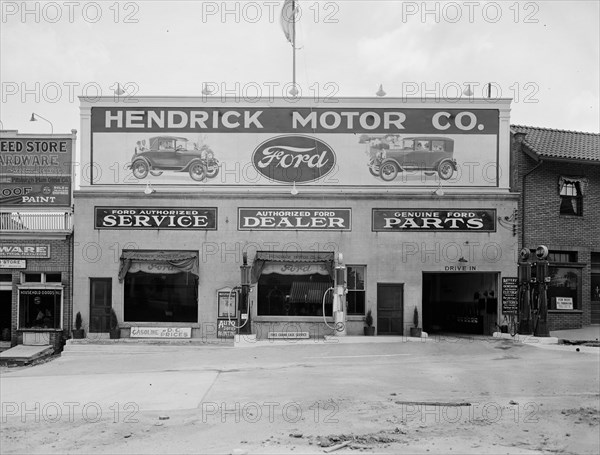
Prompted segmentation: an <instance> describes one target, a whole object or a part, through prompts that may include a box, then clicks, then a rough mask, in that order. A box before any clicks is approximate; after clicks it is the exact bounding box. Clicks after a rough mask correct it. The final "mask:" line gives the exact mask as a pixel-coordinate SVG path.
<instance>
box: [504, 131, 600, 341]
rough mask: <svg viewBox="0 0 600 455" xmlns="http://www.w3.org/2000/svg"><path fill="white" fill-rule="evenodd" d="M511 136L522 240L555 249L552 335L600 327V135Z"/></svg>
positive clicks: (552, 253)
mask: <svg viewBox="0 0 600 455" xmlns="http://www.w3.org/2000/svg"><path fill="white" fill-rule="evenodd" d="M511 130H512V149H513V153H514V156H515V162H516V163H517V165H516V166H515V167H514V174H515V180H514V183H515V187H514V190H515V191H518V192H519V193H521V200H520V201H519V213H520V214H521V217H522V219H521V224H520V225H521V226H522V229H521V230H520V236H519V242H520V245H522V246H523V247H525V248H529V249H532V250H533V249H535V247H536V246H537V245H540V244H543V245H547V246H548V248H549V251H550V254H549V257H548V260H549V261H550V264H549V265H550V267H549V275H550V281H549V283H548V327H549V330H561V329H578V328H581V327H582V326H585V325H589V324H600V225H599V224H598V219H599V218H600V134H594V133H583V132H578V131H564V130H556V129H549V128H536V127H530V126H519V125H513V126H512V127H511ZM532 260H533V259H532Z"/></svg>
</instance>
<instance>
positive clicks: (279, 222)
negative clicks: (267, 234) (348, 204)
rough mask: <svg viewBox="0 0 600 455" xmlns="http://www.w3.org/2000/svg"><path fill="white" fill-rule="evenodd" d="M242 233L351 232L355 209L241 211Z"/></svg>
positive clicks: (262, 209) (251, 209)
mask: <svg viewBox="0 0 600 455" xmlns="http://www.w3.org/2000/svg"><path fill="white" fill-rule="evenodd" d="M238 230H240V231H251V230H263V231H350V230H352V210H351V209H328V208H324V209H298V208H258V209H257V208H240V209H238Z"/></svg>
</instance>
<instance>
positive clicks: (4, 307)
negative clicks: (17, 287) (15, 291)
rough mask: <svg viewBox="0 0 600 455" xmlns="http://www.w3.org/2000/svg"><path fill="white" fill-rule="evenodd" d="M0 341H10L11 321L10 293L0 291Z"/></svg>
mask: <svg viewBox="0 0 600 455" xmlns="http://www.w3.org/2000/svg"><path fill="white" fill-rule="evenodd" d="M0 302H2V303H0V339H1V340H2V341H10V324H11V321H12V291H0Z"/></svg>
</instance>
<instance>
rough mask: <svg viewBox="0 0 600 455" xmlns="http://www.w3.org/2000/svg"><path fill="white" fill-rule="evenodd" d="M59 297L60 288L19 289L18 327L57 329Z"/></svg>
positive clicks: (59, 312)
mask: <svg viewBox="0 0 600 455" xmlns="http://www.w3.org/2000/svg"><path fill="white" fill-rule="evenodd" d="M61 297H62V290H61V289H21V290H20V291H19V327H20V328H22V329H28V328H40V329H59V328H60V315H61V309H60V308H61Z"/></svg>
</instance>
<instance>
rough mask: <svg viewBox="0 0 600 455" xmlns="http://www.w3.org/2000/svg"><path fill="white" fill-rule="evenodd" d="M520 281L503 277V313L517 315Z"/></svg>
mask: <svg viewBox="0 0 600 455" xmlns="http://www.w3.org/2000/svg"><path fill="white" fill-rule="evenodd" d="M518 293H519V280H518V278H517V277H512V276H506V277H502V313H503V314H511V313H516V312H517V311H518V309H519V295H518Z"/></svg>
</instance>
